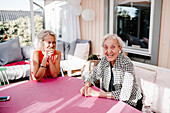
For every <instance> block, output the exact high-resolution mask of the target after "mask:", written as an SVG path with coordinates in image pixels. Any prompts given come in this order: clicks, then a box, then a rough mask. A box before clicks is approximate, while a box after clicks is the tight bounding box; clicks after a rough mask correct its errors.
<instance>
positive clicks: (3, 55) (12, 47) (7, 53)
mask: <svg viewBox="0 0 170 113" xmlns="http://www.w3.org/2000/svg"><path fill="white" fill-rule="evenodd" d="M33 50H34V48H33V47H32V46H23V47H21V46H20V43H19V38H14V39H10V40H8V41H6V42H2V43H0V68H1V67H5V68H6V69H7V70H6V73H7V77H8V80H9V82H16V81H20V80H29V75H30V65H29V58H30V54H31V53H32V51H33ZM0 81H1V82H2V73H0Z"/></svg>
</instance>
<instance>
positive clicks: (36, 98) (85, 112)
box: [0, 77, 142, 113]
mask: <svg viewBox="0 0 170 113" xmlns="http://www.w3.org/2000/svg"><path fill="white" fill-rule="evenodd" d="M83 82H84V81H83V80H81V79H78V78H74V77H58V78H54V79H50V78H49V79H45V80H44V81H43V82H36V81H23V82H18V83H13V84H9V85H6V86H0V96H10V97H11V99H10V100H9V101H5V102H0V113H16V112H17V113H32V112H34V113H56V112H60V113H106V112H108V113H142V112H140V111H138V110H137V109H135V108H133V107H131V106H129V105H127V104H126V103H124V102H121V101H115V100H110V99H106V98H96V97H85V96H82V95H81V94H80V89H81V87H82V86H83V85H84V83H83ZM92 88H95V89H97V90H100V89H98V88H97V87H95V86H93V87H92Z"/></svg>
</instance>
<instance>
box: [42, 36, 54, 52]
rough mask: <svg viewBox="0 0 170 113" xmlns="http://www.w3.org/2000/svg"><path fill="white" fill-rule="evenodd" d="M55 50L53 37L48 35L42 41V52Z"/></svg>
mask: <svg viewBox="0 0 170 113" xmlns="http://www.w3.org/2000/svg"><path fill="white" fill-rule="evenodd" d="M55 48H56V41H55V37H54V36H52V35H49V36H48V38H46V39H44V50H46V49H55Z"/></svg>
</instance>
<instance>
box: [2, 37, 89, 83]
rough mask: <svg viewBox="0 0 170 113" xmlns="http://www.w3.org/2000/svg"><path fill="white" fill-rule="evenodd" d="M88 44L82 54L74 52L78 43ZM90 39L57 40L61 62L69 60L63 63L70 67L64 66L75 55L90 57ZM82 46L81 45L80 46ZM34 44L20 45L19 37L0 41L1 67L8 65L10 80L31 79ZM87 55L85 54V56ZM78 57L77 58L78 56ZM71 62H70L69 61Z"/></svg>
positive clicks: (7, 71)
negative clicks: (31, 58) (31, 56)
mask: <svg viewBox="0 0 170 113" xmlns="http://www.w3.org/2000/svg"><path fill="white" fill-rule="evenodd" d="M77 44H78V45H80V46H81V45H86V44H88V45H89V46H88V48H87V47H86V49H88V51H85V50H80V51H81V52H79V51H78V52H79V53H82V54H74V52H75V51H77V50H76V45H77ZM90 45H91V41H90V40H81V39H77V40H76V41H74V42H71V43H68V42H64V41H57V47H56V49H57V50H60V51H61V53H62V57H61V62H65V61H67V63H61V64H62V67H70V66H64V65H68V61H69V60H70V61H73V60H71V59H75V58H73V57H74V56H79V55H81V56H79V57H82V58H84V57H85V59H87V58H88V56H87V55H85V53H87V52H88V55H89V53H90V52H91V49H90V47H91V46H90ZM78 48H80V47H78ZM82 49H85V48H82ZM34 50H35V49H34V47H33V46H22V47H21V46H20V43H19V38H14V39H10V40H8V41H6V42H2V43H0V67H6V68H7V70H6V73H7V76H8V80H9V81H10V82H15V81H20V80H29V79H30V78H29V77H30V55H31V54H32V52H33V51H34ZM84 55H85V56H84ZM76 59H77V58H76ZM69 64H70V63H69ZM0 81H1V82H2V81H3V80H2V74H1V73H0Z"/></svg>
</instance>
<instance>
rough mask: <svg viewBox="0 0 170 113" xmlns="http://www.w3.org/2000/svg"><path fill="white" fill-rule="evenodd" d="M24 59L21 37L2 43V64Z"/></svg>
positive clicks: (0, 48)
mask: <svg viewBox="0 0 170 113" xmlns="http://www.w3.org/2000/svg"><path fill="white" fill-rule="evenodd" d="M22 59H23V56H22V53H21V47H20V43H19V38H14V39H11V40H8V41H6V42H2V43H0V65H1V66H2V65H5V64H7V63H11V62H15V61H20V60H22Z"/></svg>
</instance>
